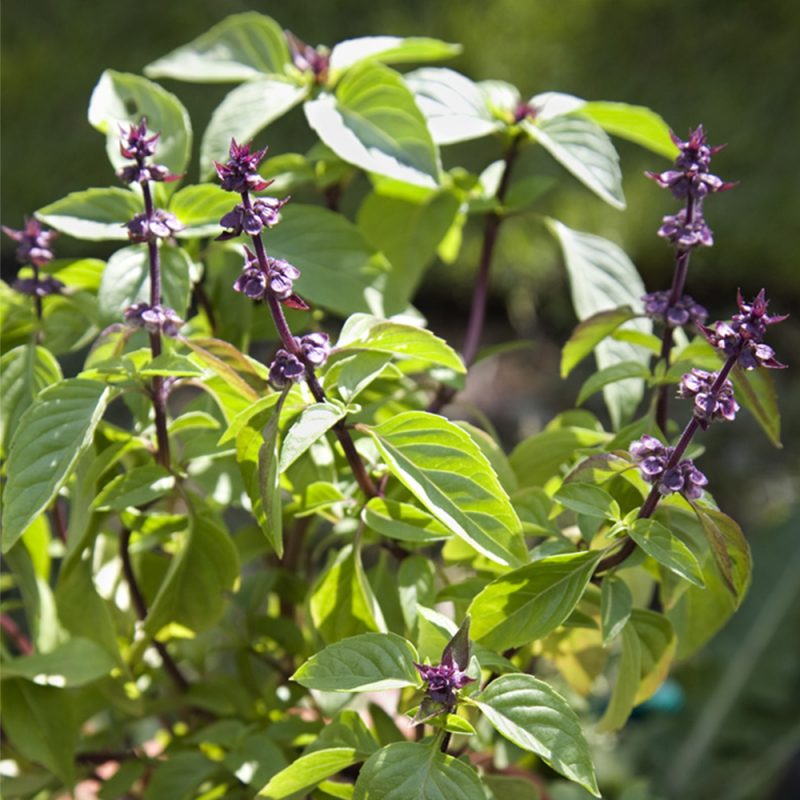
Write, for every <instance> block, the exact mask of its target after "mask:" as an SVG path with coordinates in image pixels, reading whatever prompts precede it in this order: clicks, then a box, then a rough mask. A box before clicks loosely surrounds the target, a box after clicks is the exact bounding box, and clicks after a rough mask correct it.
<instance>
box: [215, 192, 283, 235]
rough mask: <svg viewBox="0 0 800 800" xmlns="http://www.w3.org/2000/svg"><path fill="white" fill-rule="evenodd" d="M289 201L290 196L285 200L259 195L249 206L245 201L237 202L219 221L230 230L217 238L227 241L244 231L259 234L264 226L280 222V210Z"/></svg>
mask: <svg viewBox="0 0 800 800" xmlns="http://www.w3.org/2000/svg"><path fill="white" fill-rule="evenodd" d="M288 202H289V198H288V197H285V198H284V199H283V200H279V199H278V198H277V197H259V198H257V199H256V200H253V202H252V203H251V204H250V205H249V207H248V206H246V205H245V204H244V203H239V204H237V205H236V206H235V207H234V208H233V210H232V211H229V212H228V213H227V214H225V216H224V217H223V218H222V219H221V220H220V221H219V224H220V225H221V226H222V227H223V228H228V229H229V230H226V231H225V232H224V233H221V234H220V235H219V236H218V237H217V239H218V240H219V241H225V240H226V239H232V238H234V237H235V236H240V235H241V234H242V233H243V232H244V233H246V234H247V235H248V236H258V234H259V233H261V231H262V230H264V228H272V227H274V226H275V225H277V224H278V223H279V222H280V219H281V216H280V210H281V208H283V206H285V205H286V204H287V203H288Z"/></svg>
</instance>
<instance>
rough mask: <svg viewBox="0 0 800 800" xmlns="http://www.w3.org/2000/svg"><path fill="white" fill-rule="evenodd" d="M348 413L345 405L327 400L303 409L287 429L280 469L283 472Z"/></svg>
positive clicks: (282, 447)
mask: <svg viewBox="0 0 800 800" xmlns="http://www.w3.org/2000/svg"><path fill="white" fill-rule="evenodd" d="M346 414H347V409H346V408H345V406H343V405H341V404H339V403H334V402H330V401H326V402H324V403H314V404H313V405H310V406H308V408H305V409H303V411H302V412H301V414H300V416H299V417H298V418H297V421H296V422H295V423H294V424H293V425H292V427H291V428H289V430H288V431H286V435H285V436H284V437H283V445H282V446H281V457H280V462H279V465H278V470H279V472H280V473H281V474H282V473H284V472H286V470H287V469H289V467H291V466H292V464H294V462H295V461H297V459H298V458H300V456H302V455H303V453H305V452H306V451H307V450H308V448H309V447H311V445H312V444H314V442H316V441H317V440H318V439H320V438H321V437H322V436H324V435H325V433H326V432H327V431H329V430H330V429H331V428H332V427H333V426H334V425H336V423H337V422H339V420H341V419H344V417H345V415H346Z"/></svg>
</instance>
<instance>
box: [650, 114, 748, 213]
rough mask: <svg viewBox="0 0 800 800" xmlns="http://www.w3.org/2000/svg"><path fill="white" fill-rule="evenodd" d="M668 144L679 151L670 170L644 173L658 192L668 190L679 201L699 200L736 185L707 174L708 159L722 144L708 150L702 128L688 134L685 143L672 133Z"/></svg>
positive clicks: (709, 160) (709, 159) (699, 127)
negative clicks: (672, 143) (655, 185)
mask: <svg viewBox="0 0 800 800" xmlns="http://www.w3.org/2000/svg"><path fill="white" fill-rule="evenodd" d="M672 141H673V142H675V144H676V146H677V147H678V149H679V150H680V153H679V155H678V157H677V158H676V159H675V166H674V168H673V169H668V170H665V171H664V172H647V173H645V174H646V175H647V177H648V178H652V179H653V180H654V181H655V182H656V183H657V184H658V185H659V186H660V187H661V188H662V189H669V190H670V191H671V192H672V194H673V196H674V197H677V198H678V199H681V200H682V199H684V198H686V197H689V196H691V197H693V198H694V199H695V200H700V199H702V198H703V197H705V196H706V195H707V194H710V193H712V192H724V191H726V190H727V189H732V188H733V187H734V186H735V185H736V184H735V183H725V181H723V180H722V178H718V177H717V176H716V175H712V174H711V173H710V172H709V167H710V164H711V157H712V156H713V155H714V154H715V153H718V152H719V151H720V150H721V149H722V147H724V145H722V146H719V147H710V146H709V145H708V143H707V141H706V134H705V131H704V130H703V126H702V125H700V126H698V128H697V129H696V130H694V131H691V133H690V134H689V139H688V140H687V141H685V142H683V141H681V140H680V139H678V138H677V137H676V136H675V135H674V134H672Z"/></svg>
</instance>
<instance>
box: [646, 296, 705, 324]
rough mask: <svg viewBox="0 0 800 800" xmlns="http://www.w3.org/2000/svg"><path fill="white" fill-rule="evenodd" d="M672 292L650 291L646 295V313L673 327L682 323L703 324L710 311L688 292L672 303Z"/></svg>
mask: <svg viewBox="0 0 800 800" xmlns="http://www.w3.org/2000/svg"><path fill="white" fill-rule="evenodd" d="M670 294H671V293H670V292H669V291H660V292H650V293H649V294H646V295H644V297H642V300H643V301H644V310H645V313H646V314H647V315H648V316H649V317H652V318H653V319H660V320H663V321H664V322H665V323H666V324H667V325H670V326H671V327H673V328H677V327H680V326H682V325H688V324H689V323H691V324H692V325H697V326H701V325H702V324H703V323H704V322H705V321H706V318H707V317H708V311H706V309H705V308H703V306H701V305H700V304H699V303H695V301H694V300H693V299H692V298H691V297H689V295H688V294H685V295H683V297H679V298H678V300H677V301H676V302H675V303H674V304H672V305H670V302H669V300H670Z"/></svg>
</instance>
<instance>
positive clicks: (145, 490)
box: [92, 464, 175, 511]
mask: <svg viewBox="0 0 800 800" xmlns="http://www.w3.org/2000/svg"><path fill="white" fill-rule="evenodd" d="M174 487H175V476H174V475H172V473H170V471H169V470H167V469H164V467H162V466H159V465H158V464H148V465H146V466H144V467H136V468H134V469H132V470H130V471H129V472H125V473H123V474H122V475H117V477H116V478H114V479H113V480H112V481H111V482H110V483H107V484H106V485H105V486H104V487H103V491H102V492H100V494H98V495H97V497H96V498H95V500H94V502H93V503H92V506H93V507H94V508H96V509H111V510H112V511H124V510H125V509H126V508H128V506H142V505H144V504H145V503H150V502H151V501H153V500H157V499H158V498H159V497H163V496H164V495H165V494H167V492H170V491H172V489H173V488H174Z"/></svg>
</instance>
